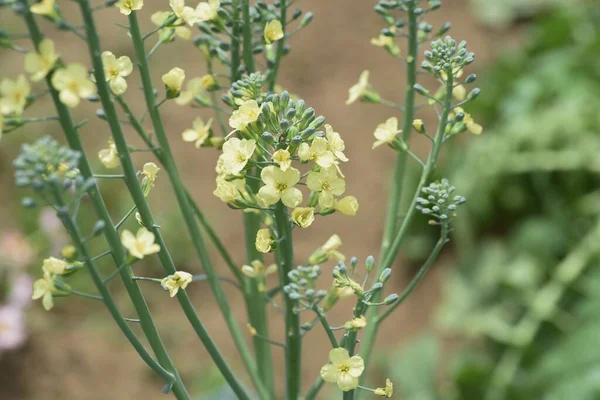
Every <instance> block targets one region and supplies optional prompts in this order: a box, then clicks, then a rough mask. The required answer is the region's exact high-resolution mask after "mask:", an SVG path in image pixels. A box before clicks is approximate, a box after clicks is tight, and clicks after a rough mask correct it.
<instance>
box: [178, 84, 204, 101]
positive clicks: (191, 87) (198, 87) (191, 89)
mask: <svg viewBox="0 0 600 400" xmlns="http://www.w3.org/2000/svg"><path fill="white" fill-rule="evenodd" d="M185 88H186V90H184V91H182V92H181V93H180V94H179V97H177V98H176V99H175V102H176V103H177V104H179V105H180V106H184V105H186V104H189V103H191V102H192V101H193V100H194V98H195V97H199V96H202V90H203V89H204V87H203V85H202V78H192V79H190V80H189V81H188V82H187V83H186V85H185Z"/></svg>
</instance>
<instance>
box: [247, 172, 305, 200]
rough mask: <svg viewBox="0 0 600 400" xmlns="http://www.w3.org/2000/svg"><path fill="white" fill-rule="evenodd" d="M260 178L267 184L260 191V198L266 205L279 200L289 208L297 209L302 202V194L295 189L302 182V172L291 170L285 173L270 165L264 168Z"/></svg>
mask: <svg viewBox="0 0 600 400" xmlns="http://www.w3.org/2000/svg"><path fill="white" fill-rule="evenodd" d="M260 178H261V179H262V181H263V183H264V184H265V185H264V186H262V187H261V188H260V189H259V190H258V197H259V198H260V199H261V200H262V201H264V203H265V204H266V205H272V204H275V203H277V202H278V201H279V200H281V201H282V202H283V204H285V205H286V206H287V207H291V208H293V207H296V206H297V205H298V204H300V203H301V202H302V192H301V191H300V190H299V189H298V188H296V187H294V186H295V185H296V184H297V183H298V181H299V180H300V171H298V170H297V169H296V168H291V167H290V168H289V169H288V170H287V171H285V172H284V171H283V170H282V169H281V168H279V167H275V166H273V165H270V166H268V167H265V168H263V170H262V171H261V173H260Z"/></svg>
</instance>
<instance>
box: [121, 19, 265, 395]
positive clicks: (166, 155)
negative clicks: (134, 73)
mask: <svg viewBox="0 0 600 400" xmlns="http://www.w3.org/2000/svg"><path fill="white" fill-rule="evenodd" d="M129 25H130V33H131V38H132V41H133V47H134V49H135V53H136V56H137V59H138V63H139V71H140V75H141V78H142V84H143V88H144V98H145V100H146V107H147V110H148V114H149V116H150V120H151V121H152V127H153V128H154V133H155V135H156V139H157V141H158V143H159V145H160V148H161V153H162V161H163V166H164V167H165V170H166V171H167V174H168V175H169V180H170V181H171V185H172V186H173V190H174V192H175V197H176V199H177V203H178V204H179V209H180V211H181V213H182V214H183V218H184V221H185V224H186V227H187V229H188V232H189V234H190V237H191V238H192V243H193V245H194V248H195V249H196V253H197V254H198V257H199V259H200V262H201V263H202V266H203V268H204V271H205V272H206V275H207V276H208V282H209V284H210V287H211V289H212V291H213V294H214V296H215V299H216V300H217V304H218V306H219V308H220V310H221V313H222V314H223V318H224V319H225V323H226V324H227V327H228V328H229V331H230V333H231V336H232V338H233V341H234V343H235V345H236V347H237V349H238V351H239V353H240V355H241V357H242V360H243V362H244V365H245V366H246V369H247V371H248V374H249V375H250V378H251V379H252V381H253V383H254V385H255V387H256V389H257V390H258V392H259V393H260V394H261V395H263V396H264V394H265V389H264V387H263V386H262V383H261V381H260V378H259V376H258V373H257V371H256V367H255V364H254V360H253V359H252V357H251V356H250V352H249V350H248V347H247V346H246V342H245V341H244V336H243V335H242V333H241V331H240V329H239V327H238V326H237V322H236V320H235V317H234V316H233V313H232V312H231V308H230V307H229V302H228V301H227V297H226V296H225V292H224V291H223V288H222V286H221V283H220V282H219V279H218V277H217V274H216V272H215V270H214V267H213V265H212V262H211V260H210V258H209V256H208V251H207V249H206V245H205V243H204V239H203V237H202V233H201V232H200V228H199V226H198V223H197V221H196V218H195V217H194V211H193V209H192V206H191V204H190V201H189V197H188V194H187V191H186V189H185V187H184V185H183V183H182V181H181V178H180V176H179V172H178V171H177V166H176V164H175V160H174V157H173V153H172V152H171V148H170V145H169V141H168V138H167V134H166V131H165V128H164V124H163V122H162V117H161V115H160V112H159V110H158V107H157V106H156V105H155V104H156V98H155V95H154V90H153V86H152V78H151V76H150V67H149V65H148V62H147V59H146V56H145V49H144V42H143V41H142V38H141V31H140V27H139V22H138V19H137V15H136V13H135V12H133V13H131V14H130V15H129Z"/></svg>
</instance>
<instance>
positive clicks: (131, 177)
mask: <svg viewBox="0 0 600 400" xmlns="http://www.w3.org/2000/svg"><path fill="white" fill-rule="evenodd" d="M78 2H79V6H80V9H81V15H82V17H83V22H84V24H85V28H86V32H87V36H88V47H89V52H90V57H91V60H92V66H93V69H94V76H95V78H96V82H97V86H98V96H99V98H100V101H101V103H102V106H103V107H104V111H105V113H106V117H107V121H108V123H109V126H110V130H111V132H112V136H113V140H114V142H115V146H116V147H117V151H118V153H119V159H120V161H121V166H122V168H123V173H124V175H125V183H126V185H127V188H128V189H129V192H130V194H131V196H132V198H133V201H134V203H135V205H136V207H137V208H138V211H139V213H140V215H141V218H142V221H143V223H144V225H145V226H146V227H148V228H150V229H152V231H153V233H154V235H155V237H156V243H157V244H158V245H159V246H160V252H159V253H158V255H159V258H160V261H161V265H162V266H163V268H164V270H165V272H166V273H167V274H168V275H170V274H173V273H175V272H176V271H177V269H176V268H175V265H174V263H173V260H172V258H171V255H170V254H169V251H168V250H167V247H166V245H165V243H164V240H163V238H162V234H161V232H160V230H159V229H158V227H157V225H156V224H155V222H154V217H153V215H152V211H151V210H150V206H149V205H148V203H147V201H146V198H145V196H144V193H143V191H142V188H141V185H140V182H139V180H138V177H137V172H136V170H135V168H134V166H133V162H132V160H131V156H130V154H129V151H128V146H127V142H126V140H125V136H124V134H123V131H122V128H121V125H120V122H119V116H118V114H117V111H116V108H115V105H114V103H113V101H112V97H111V93H110V89H109V87H108V84H107V82H106V77H105V75H104V69H103V65H102V58H101V52H102V50H101V46H100V39H99V37H98V33H97V30H96V26H95V21H94V17H93V12H92V8H91V6H90V4H89V1H88V0H78ZM138 29H139V28H138ZM145 89H146V91H147V90H148V89H149V90H150V91H152V87H150V88H146V87H145ZM177 299H178V300H179V302H180V304H181V307H182V309H183V311H184V313H185V315H186V317H187V318H188V320H189V321H190V323H191V325H192V327H193V328H194V330H195V331H196V333H197V335H198V336H199V338H200V340H201V341H202V343H203V344H204V346H205V347H206V350H207V351H208V353H209V354H210V355H211V357H212V359H213V361H214V362H215V364H216V365H217V368H219V370H220V371H221V373H222V374H223V376H224V378H225V380H226V381H227V382H228V384H229V385H230V386H231V389H232V390H233V391H234V393H236V394H237V395H238V397H239V398H241V399H249V397H248V394H247V393H246V391H245V390H244V388H243V387H242V385H241V384H240V383H239V381H238V380H237V378H236V377H235V376H234V374H233V372H232V371H231V368H230V367H229V365H228V364H227V363H226V362H225V360H224V358H223V356H222V355H221V353H220V351H219V349H218V348H217V347H216V345H215V343H214V341H213V339H212V338H211V337H210V335H209V333H208V331H207V330H206V327H205V326H204V324H203V323H202V321H201V320H200V318H199V317H198V314H197V313H196V311H195V309H194V306H193V304H192V302H191V300H190V298H189V297H188V295H187V293H186V292H185V291H183V290H180V291H179V292H178V294H177Z"/></svg>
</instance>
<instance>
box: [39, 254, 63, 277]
mask: <svg viewBox="0 0 600 400" xmlns="http://www.w3.org/2000/svg"><path fill="white" fill-rule="evenodd" d="M68 267H69V264H68V263H67V262H66V261H64V260H59V259H58V258H56V257H50V258H46V259H45V260H44V262H43V263H42V271H44V273H45V274H48V275H63V274H64V273H66V272H67V268H68Z"/></svg>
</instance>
